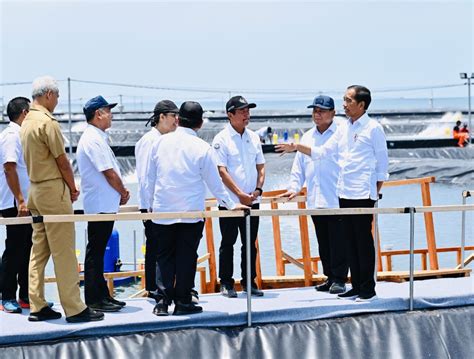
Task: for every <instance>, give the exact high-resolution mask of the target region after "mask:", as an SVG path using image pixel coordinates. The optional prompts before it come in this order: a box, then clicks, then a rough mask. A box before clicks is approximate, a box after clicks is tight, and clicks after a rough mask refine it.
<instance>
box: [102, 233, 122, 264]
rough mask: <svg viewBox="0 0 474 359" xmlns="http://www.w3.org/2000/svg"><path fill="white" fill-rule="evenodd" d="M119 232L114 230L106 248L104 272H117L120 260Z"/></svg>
mask: <svg viewBox="0 0 474 359" xmlns="http://www.w3.org/2000/svg"><path fill="white" fill-rule="evenodd" d="M119 243H120V241H119V232H118V231H117V230H116V229H114V230H113V231H112V234H111V235H110V237H109V241H108V242H107V247H105V254H104V272H106V273H107V272H115V271H116V263H117V259H119V258H120V249H119Z"/></svg>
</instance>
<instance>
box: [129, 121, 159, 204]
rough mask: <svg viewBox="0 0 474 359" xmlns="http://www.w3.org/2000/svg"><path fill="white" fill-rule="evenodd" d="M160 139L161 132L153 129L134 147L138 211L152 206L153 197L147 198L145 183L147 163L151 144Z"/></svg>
mask: <svg viewBox="0 0 474 359" xmlns="http://www.w3.org/2000/svg"><path fill="white" fill-rule="evenodd" d="M160 137H161V132H160V131H158V130H157V129H156V127H153V128H152V129H151V130H150V131H148V132H147V133H145V134H144V135H143V137H142V138H140V140H139V141H138V142H137V144H136V145H135V161H136V170H137V178H138V204H139V206H140V209H146V210H150V209H151V208H152V205H153V197H148V194H147V190H146V181H147V173H148V162H149V157H150V153H151V148H152V146H153V143H155V142H156V141H158V139H159V138H160Z"/></svg>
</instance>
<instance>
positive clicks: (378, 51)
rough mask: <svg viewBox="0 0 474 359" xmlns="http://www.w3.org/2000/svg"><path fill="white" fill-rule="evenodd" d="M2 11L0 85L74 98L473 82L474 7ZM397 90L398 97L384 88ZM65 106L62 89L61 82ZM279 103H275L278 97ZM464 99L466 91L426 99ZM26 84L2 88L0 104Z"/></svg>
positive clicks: (184, 5) (82, 5)
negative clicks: (34, 86)
mask: <svg viewBox="0 0 474 359" xmlns="http://www.w3.org/2000/svg"><path fill="white" fill-rule="evenodd" d="M0 1H1V8H0V9H1V10H0V11H1V14H0V15H1V59H0V66H1V72H0V82H1V83H10V82H17V81H19V82H21V81H26V82H29V81H31V80H32V79H34V78H35V77H37V76H40V75H44V74H49V75H52V76H54V77H56V78H57V79H66V78H67V77H71V78H73V79H81V80H93V81H104V82H114V83H127V84H137V85H149V86H156V87H171V88H199V89H219V90H222V91H221V92H216V93H206V92H187V91H186V92H183V91H170V90H147V89H133V88H117V87H108V86H100V85H95V84H80V83H73V95H72V96H73V98H74V99H77V98H82V97H84V98H88V97H91V96H94V95H96V94H98V93H102V94H104V95H109V96H116V95H117V94H119V93H120V94H124V95H125V96H141V97H143V98H145V99H146V98H156V97H160V96H167V97H170V98H173V96H177V97H186V96H187V97H192V98H197V99H199V98H203V99H211V98H216V99H220V98H221V97H227V96H228V92H231V93H232V92H236V91H237V92H241V93H244V94H247V95H248V97H252V96H253V97H258V96H260V97H262V96H263V97H265V98H272V97H275V96H277V97H308V96H309V97H311V96H310V95H309V94H310V93H318V92H320V91H321V92H326V93H330V94H337V96H339V93H342V91H343V90H344V88H346V87H347V86H348V85H350V84H354V83H358V84H364V85H366V86H368V87H369V88H371V89H372V90H373V91H374V93H375V94H378V95H379V96H386V97H392V96H395V97H397V96H413V97H428V96H430V90H418V91H404V90H403V89H408V88H414V87H430V86H437V85H447V84H461V83H462V82H461V80H460V79H459V72H474V66H473V62H474V54H473V51H474V50H473V42H474V39H473V33H474V28H473V18H474V5H473V1H470V0H466V1H309V2H293V1H292V2H289V1H287V2H274V1H271V2H270V1H262V2H244V1H242V2H235V1H220V2H201V1H188V2H182V1H174V2H156V1H141V2H139V1H104V0H103V1H100V0H97V1H61V2H59V1H56V2H53V1H51V2H44V1H21V0H20V1H18V0H16V1H5V0H0ZM392 89H401V91H398V92H382V90H392ZM61 91H62V95H63V96H62V98H61V100H62V101H65V100H66V96H65V94H66V92H65V91H66V86H65V83H64V82H62V83H61ZM279 91H281V92H282V93H281V94H279V93H278V94H272V92H279ZM433 91H434V95H435V96H440V97H443V96H465V94H466V88H465V87H452V88H447V89H434V90H433ZM29 92H30V86H29V85H25V86H1V87H0V97H4V98H6V99H8V98H10V97H12V96H15V95H21V94H23V95H25V94H26V95H29Z"/></svg>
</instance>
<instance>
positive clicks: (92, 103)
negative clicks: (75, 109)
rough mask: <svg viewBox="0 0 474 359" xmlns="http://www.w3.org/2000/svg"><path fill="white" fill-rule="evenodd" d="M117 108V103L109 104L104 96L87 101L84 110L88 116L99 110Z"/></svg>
mask: <svg viewBox="0 0 474 359" xmlns="http://www.w3.org/2000/svg"><path fill="white" fill-rule="evenodd" d="M115 106H117V104H116V103H108V102H107V101H106V100H105V98H103V97H102V96H96V97H94V98H91V99H90V100H89V101H87V102H86V104H85V105H84V108H83V109H82V110H83V111H84V114H85V115H87V114H92V113H94V112H95V111H96V110H98V109H99V108H104V107H108V108H114V107H115Z"/></svg>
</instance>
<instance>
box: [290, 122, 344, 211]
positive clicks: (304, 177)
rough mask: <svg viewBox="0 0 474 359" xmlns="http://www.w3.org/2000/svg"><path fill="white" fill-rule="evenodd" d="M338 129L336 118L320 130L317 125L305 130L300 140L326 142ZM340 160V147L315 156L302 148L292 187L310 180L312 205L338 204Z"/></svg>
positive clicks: (295, 188)
mask: <svg viewBox="0 0 474 359" xmlns="http://www.w3.org/2000/svg"><path fill="white" fill-rule="evenodd" d="M336 130H337V124H336V122H335V121H333V122H332V124H331V125H330V126H329V127H328V128H327V129H326V131H324V132H323V133H320V132H319V131H318V129H317V128H316V126H314V127H313V128H312V129H310V130H309V131H307V132H305V133H304V134H303V136H302V137H301V141H300V143H301V144H303V145H306V146H309V147H312V146H318V147H319V146H322V145H324V144H325V143H326V142H327V141H328V140H329V139H330V138H331V137H332V136H333V135H334V134H335V133H336ZM338 178H339V164H338V153H337V151H328V153H327V154H326V156H324V157H322V158H319V159H316V160H313V159H312V158H311V157H309V156H306V155H305V154H303V153H301V152H297V153H296V156H295V159H294V161H293V166H292V168H291V175H290V186H289V187H288V190H290V191H294V192H299V191H301V188H302V187H303V184H304V183H305V182H306V187H307V189H308V194H307V199H306V203H307V207H308V208H311V209H313V208H338V207H339V200H338V198H337V181H338Z"/></svg>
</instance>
